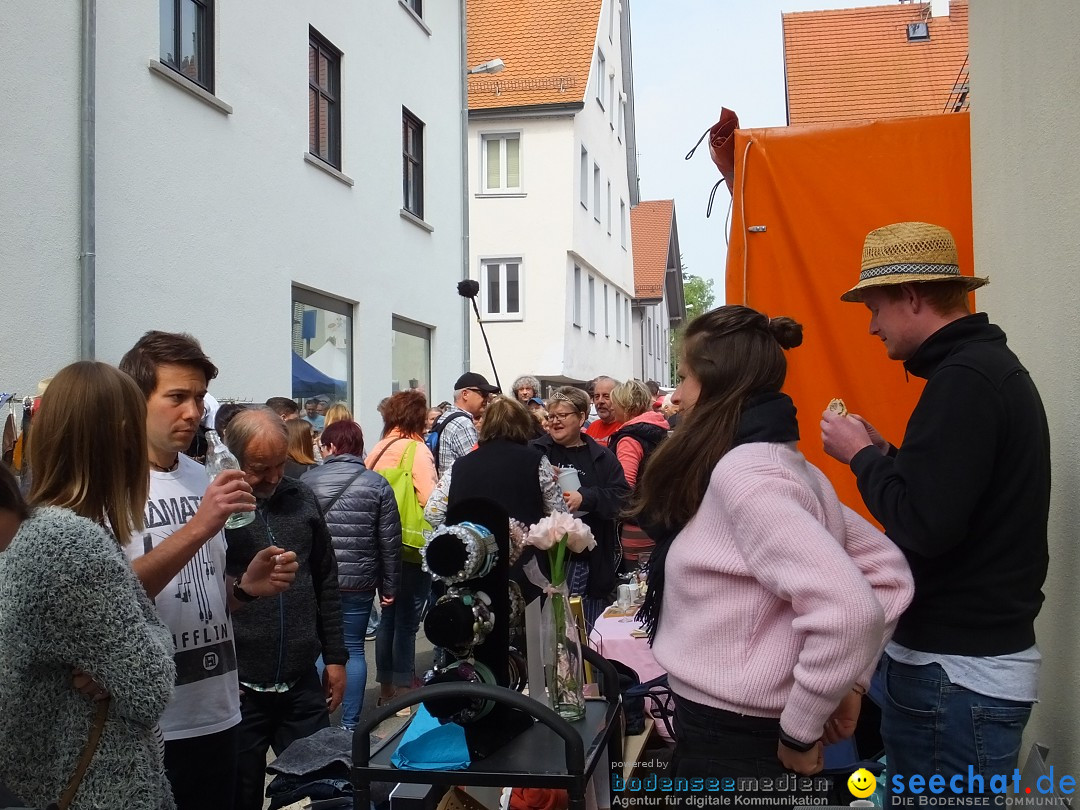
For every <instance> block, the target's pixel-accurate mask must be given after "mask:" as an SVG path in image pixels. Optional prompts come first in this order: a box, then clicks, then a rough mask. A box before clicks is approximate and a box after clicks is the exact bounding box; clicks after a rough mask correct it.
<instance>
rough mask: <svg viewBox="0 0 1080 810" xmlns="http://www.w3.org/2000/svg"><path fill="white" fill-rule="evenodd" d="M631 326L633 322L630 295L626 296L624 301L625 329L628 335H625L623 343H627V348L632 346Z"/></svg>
mask: <svg viewBox="0 0 1080 810" xmlns="http://www.w3.org/2000/svg"><path fill="white" fill-rule="evenodd" d="M631 325H632V324H631V321H630V296H629V295H628V296H626V298H624V299H623V329H624V330H625V331H626V333H625V334H624V335H623V343H625V344H626V345H627V346H629V345H630V327H631Z"/></svg>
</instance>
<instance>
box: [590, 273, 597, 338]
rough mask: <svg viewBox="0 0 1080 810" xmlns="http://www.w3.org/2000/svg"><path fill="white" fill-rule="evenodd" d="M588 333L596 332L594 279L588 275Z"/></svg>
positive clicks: (593, 333)
mask: <svg viewBox="0 0 1080 810" xmlns="http://www.w3.org/2000/svg"><path fill="white" fill-rule="evenodd" d="M589 334H590V335H595V334H596V279H595V278H593V277H592V276H589Z"/></svg>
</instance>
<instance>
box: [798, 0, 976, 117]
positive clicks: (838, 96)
mask: <svg viewBox="0 0 1080 810" xmlns="http://www.w3.org/2000/svg"><path fill="white" fill-rule="evenodd" d="M782 19H783V27H784V73H785V79H786V86H787V111H788V124H821V123H840V122H846V121H858V120H866V119H880V118H898V117H903V116H912V115H939V114H941V113H944V112H959V111H962V110H965V109H967V107H968V103H969V100H968V79H967V76H968V73H967V54H968V4H967V2H966V0H951V2H949V0H933V2H931V3H903V2H901V3H897V4H895V5H890V6H873V7H870V8H852V9H837V10H833V11H803V12H794V13H790V14H783V15H782Z"/></svg>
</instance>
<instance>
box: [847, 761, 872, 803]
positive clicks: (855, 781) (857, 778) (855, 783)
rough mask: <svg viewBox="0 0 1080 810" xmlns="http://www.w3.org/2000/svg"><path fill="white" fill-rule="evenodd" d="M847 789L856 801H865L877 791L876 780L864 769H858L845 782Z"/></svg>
mask: <svg viewBox="0 0 1080 810" xmlns="http://www.w3.org/2000/svg"><path fill="white" fill-rule="evenodd" d="M847 789H848V790H849V791H850V792H851V795H852V796H854V797H855V798H857V799H865V798H866V797H867V796H869V795H870V794H871V793H873V792H874V791H875V790H877V779H876V778H875V777H874V775H873V774H872V773H870V771H868V770H866V768H859V770H857V771H855V773H853V774H852V775H851V776H849V777H848V780H847Z"/></svg>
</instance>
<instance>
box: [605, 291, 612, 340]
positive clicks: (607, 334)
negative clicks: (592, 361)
mask: <svg viewBox="0 0 1080 810" xmlns="http://www.w3.org/2000/svg"><path fill="white" fill-rule="evenodd" d="M604 337H611V318H610V316H609V314H608V285H607V284H605V285H604Z"/></svg>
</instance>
